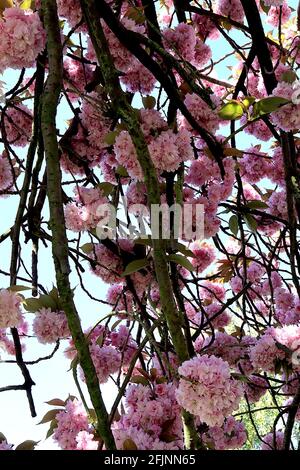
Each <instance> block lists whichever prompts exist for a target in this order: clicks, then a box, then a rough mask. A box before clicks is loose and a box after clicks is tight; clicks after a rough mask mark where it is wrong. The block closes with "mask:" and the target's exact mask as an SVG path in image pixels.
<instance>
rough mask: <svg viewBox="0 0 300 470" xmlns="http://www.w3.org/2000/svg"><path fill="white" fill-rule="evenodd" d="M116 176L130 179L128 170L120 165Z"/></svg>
mask: <svg viewBox="0 0 300 470" xmlns="http://www.w3.org/2000/svg"><path fill="white" fill-rule="evenodd" d="M115 171H116V174H117V175H119V176H123V177H124V178H128V173H127V170H126V168H125V167H124V166H122V165H119V166H118V167H117V168H116V170H115Z"/></svg>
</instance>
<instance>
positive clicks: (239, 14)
mask: <svg viewBox="0 0 300 470" xmlns="http://www.w3.org/2000/svg"><path fill="white" fill-rule="evenodd" d="M217 13H219V14H220V15H223V16H228V17H229V18H231V19H232V20H234V21H238V22H240V23H242V22H243V19H244V9H243V7H242V4H241V2H240V0H218V4H217Z"/></svg>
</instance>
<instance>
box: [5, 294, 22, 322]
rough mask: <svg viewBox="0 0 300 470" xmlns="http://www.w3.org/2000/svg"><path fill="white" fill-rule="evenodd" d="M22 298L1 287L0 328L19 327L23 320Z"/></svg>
mask: <svg viewBox="0 0 300 470" xmlns="http://www.w3.org/2000/svg"><path fill="white" fill-rule="evenodd" d="M20 306H21V298H20V296H19V295H18V294H15V293H14V292H11V291H9V290H7V289H0V328H14V327H17V326H18V325H19V324H20V323H21V320H22V313H21V308H20Z"/></svg>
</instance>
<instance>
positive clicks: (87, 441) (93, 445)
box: [75, 431, 98, 450]
mask: <svg viewBox="0 0 300 470" xmlns="http://www.w3.org/2000/svg"><path fill="white" fill-rule="evenodd" d="M75 439H76V442H77V447H76V449H77V450H97V449H98V442H97V441H94V435H93V434H91V433H89V432H87V431H80V432H79V433H78V434H77V436H76V438H75Z"/></svg>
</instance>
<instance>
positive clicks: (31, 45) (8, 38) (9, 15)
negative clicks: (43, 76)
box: [0, 7, 45, 72]
mask: <svg viewBox="0 0 300 470" xmlns="http://www.w3.org/2000/svg"><path fill="white" fill-rule="evenodd" d="M0 36H1V38H2V40H1V42H0V72H3V71H4V70H5V69H7V68H12V69H21V68H23V67H27V68H28V67H32V66H33V64H34V61H35V59H36V58H37V56H38V54H39V53H40V52H42V50H43V49H44V47H45V32H44V29H43V26H42V23H41V20H40V17H39V15H38V13H37V12H33V11H32V10H23V9H22V8H19V7H13V8H6V9H5V10H4V12H3V19H2V20H0ZM4 38H5V40H4Z"/></svg>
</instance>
